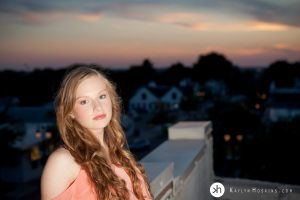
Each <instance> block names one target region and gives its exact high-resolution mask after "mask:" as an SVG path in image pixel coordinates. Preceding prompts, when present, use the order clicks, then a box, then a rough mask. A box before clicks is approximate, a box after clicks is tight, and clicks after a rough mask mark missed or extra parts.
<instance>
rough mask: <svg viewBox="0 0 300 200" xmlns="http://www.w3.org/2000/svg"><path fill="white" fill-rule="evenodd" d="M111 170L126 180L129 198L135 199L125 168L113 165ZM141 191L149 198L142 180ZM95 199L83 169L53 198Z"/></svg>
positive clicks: (60, 199)
mask: <svg viewBox="0 0 300 200" xmlns="http://www.w3.org/2000/svg"><path fill="white" fill-rule="evenodd" d="M112 169H113V171H114V172H115V173H116V175H118V176H119V177H121V178H122V179H124V181H125V182H126V187H127V189H128V191H129V195H130V200H137V198H136V196H135V195H134V192H133V188H132V183H131V180H130V177H129V176H128V174H127V173H126V172H125V170H124V169H123V168H122V167H118V166H115V165H113V166H112ZM142 191H143V194H144V197H145V200H151V199H152V198H151V195H150V193H149V191H148V189H147V187H146V185H145V183H144V182H143V184H142ZM83 199H84V200H86V199H89V200H96V199H97V197H96V193H95V192H94V190H93V188H92V187H91V185H90V182H89V177H88V175H87V174H86V172H85V170H83V169H80V171H79V174H78V176H77V178H76V179H75V181H74V182H73V183H72V184H71V185H70V186H69V187H68V188H67V189H66V190H65V191H63V192H62V193H61V194H59V195H58V196H57V197H56V198H54V200H83Z"/></svg>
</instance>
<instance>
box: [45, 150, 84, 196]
mask: <svg viewBox="0 0 300 200" xmlns="http://www.w3.org/2000/svg"><path fill="white" fill-rule="evenodd" d="M79 171H80V166H79V165H78V164H77V163H76V162H75V160H74V158H73V157H72V155H71V154H70V153H69V151H68V150H66V149H64V148H59V149H57V150H56V151H54V152H53V153H52V154H51V155H50V157H49V158H48V161H47V163H46V165H45V168H44V171H43V174H42V178H41V199H42V200H48V199H49V200H50V199H53V198H55V197H57V196H58V195H59V194H60V193H62V192H63V191H65V190H66V189H67V188H68V187H69V186H70V185H71V184H72V183H73V181H74V180H75V179H76V177H77V175H78V173H79Z"/></svg>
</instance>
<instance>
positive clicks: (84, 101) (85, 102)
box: [79, 100, 88, 105]
mask: <svg viewBox="0 0 300 200" xmlns="http://www.w3.org/2000/svg"><path fill="white" fill-rule="evenodd" d="M79 103H80V105H85V104H87V103H88V101H87V100H81V101H79Z"/></svg>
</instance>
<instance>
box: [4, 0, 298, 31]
mask: <svg viewBox="0 0 300 200" xmlns="http://www.w3.org/2000/svg"><path fill="white" fill-rule="evenodd" d="M136 5H142V6H145V7H147V6H150V5H153V6H156V7H157V9H158V10H156V12H158V11H159V6H162V7H161V10H162V11H166V10H165V9H166V8H168V7H172V8H174V7H177V9H178V10H180V9H182V10H183V11H185V12H188V11H192V12H196V13H197V12H201V11H205V12H210V11H213V12H216V13H220V14H225V15H226V14H227V15H236V16H241V15H246V16H248V17H251V18H253V19H257V20H259V21H263V22H270V23H280V24H285V25H291V26H297V27H299V26H300V1H299V0H282V1H279V0H278V1H274V0H273V1H272V0H251V1H242V0H186V1H183V0H144V1H141V0H101V1H100V0H85V1H82V0H72V1H70V0H49V1H43V0H1V1H0V12H2V13H6V14H11V15H17V16H18V15H20V16H22V15H21V14H24V13H26V12H37V13H43V12H78V13H96V12H109V13H110V14H115V15H118V16H121V15H122V13H123V14H124V15H126V16H125V17H128V18H130V15H128V12H127V11H126V9H127V10H128V8H129V7H130V6H132V7H133V9H134V8H135V6H136ZM123 9H125V12H124V11H123ZM131 12H134V10H131ZM145 15H146V14H145ZM135 17H136V16H135V15H133V18H135ZM139 18H141V19H143V17H142V16H140V17H139ZM144 18H146V19H147V16H146V17H144ZM150 18H151V17H150ZM148 20H149V19H148Z"/></svg>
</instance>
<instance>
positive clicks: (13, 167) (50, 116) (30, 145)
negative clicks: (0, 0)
mask: <svg viewBox="0 0 300 200" xmlns="http://www.w3.org/2000/svg"><path fill="white" fill-rule="evenodd" d="M7 114H8V116H9V118H10V119H11V122H9V123H6V124H2V125H1V131H9V130H12V131H18V132H20V133H21V135H22V136H21V137H20V139H18V140H16V141H15V142H14V143H13V144H12V147H13V148H15V149H17V150H18V152H19V154H18V156H16V157H15V158H13V159H14V164H11V163H7V164H3V165H1V166H0V168H1V170H0V180H1V181H2V182H28V181H31V180H36V179H38V178H39V177H40V175H41V172H42V169H43V166H44V164H45V162H46V160H47V158H48V156H49V154H50V153H51V152H52V150H53V149H54V148H55V144H54V141H53V138H55V137H56V136H57V133H56V125H55V117H54V110H53V107H52V104H50V105H44V106H39V107H19V106H14V107H10V108H9V110H8V113H7ZM17 129H18V130H17ZM7 154H8V156H11V155H10V153H9V152H8V153H7Z"/></svg>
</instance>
